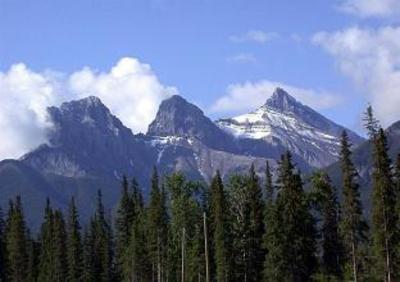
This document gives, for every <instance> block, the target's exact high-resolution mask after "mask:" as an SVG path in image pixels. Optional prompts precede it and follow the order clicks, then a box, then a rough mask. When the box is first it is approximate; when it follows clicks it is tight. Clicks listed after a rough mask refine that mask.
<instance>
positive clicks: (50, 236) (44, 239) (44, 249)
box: [38, 199, 56, 282]
mask: <svg viewBox="0 0 400 282" xmlns="http://www.w3.org/2000/svg"><path fill="white" fill-rule="evenodd" d="M54 234H55V232H54V211H53V209H52V207H51V205H50V200H49V199H47V201H46V207H45V211H44V221H43V223H42V226H41V229H40V234H39V241H40V255H39V273H38V280H39V281H43V282H45V281H49V282H51V281H55V280H56V278H55V272H54V266H55V241H54Z"/></svg>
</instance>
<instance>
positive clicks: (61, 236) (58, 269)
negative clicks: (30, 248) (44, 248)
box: [53, 210, 68, 281]
mask: <svg viewBox="0 0 400 282" xmlns="http://www.w3.org/2000/svg"><path fill="white" fill-rule="evenodd" d="M66 241H67V233H66V230H65V221H64V217H63V214H62V212H61V211H60V210H56V211H55V212H54V234H53V248H54V249H53V252H54V261H53V268H54V278H55V280H54V281H65V279H66V274H67V269H68V268H67V258H66V253H67V252H66Z"/></svg>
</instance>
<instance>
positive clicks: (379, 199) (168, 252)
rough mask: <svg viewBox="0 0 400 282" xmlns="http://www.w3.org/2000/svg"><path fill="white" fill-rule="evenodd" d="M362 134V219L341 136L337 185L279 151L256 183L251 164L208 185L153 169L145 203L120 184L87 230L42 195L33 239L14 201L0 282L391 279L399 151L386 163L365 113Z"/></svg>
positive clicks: (399, 233)
mask: <svg viewBox="0 0 400 282" xmlns="http://www.w3.org/2000/svg"><path fill="white" fill-rule="evenodd" d="M366 128H367V129H368V133H369V138H370V140H371V143H372V151H371V155H372V157H373V161H374V162H373V169H372V182H373V184H372V185H373V187H372V194H371V195H370V197H371V202H372V207H370V209H371V211H370V216H369V217H367V216H366V214H367V212H366V207H363V206H362V203H361V200H360V194H361V193H362V189H363V187H361V186H360V184H359V179H358V174H357V170H356V168H355V165H354V164H353V161H352V148H351V146H352V145H351V142H350V140H349V137H348V136H347V133H346V132H345V131H344V132H343V134H342V137H341V140H340V142H341V153H340V158H339V161H340V164H341V176H342V178H341V179H342V184H341V187H340V189H337V188H336V187H334V185H333V184H332V182H331V180H330V177H329V175H327V173H326V172H324V171H317V172H315V173H313V174H312V175H308V176H304V175H302V174H301V172H300V171H298V170H297V169H296V166H295V164H294V162H293V160H292V156H291V154H290V152H287V153H286V154H284V155H283V156H282V157H281V159H280V161H279V165H278V168H277V169H276V171H272V169H271V167H270V165H269V164H268V162H267V164H266V169H265V175H264V176H262V177H261V176H260V175H257V174H256V172H255V171H256V170H255V168H254V166H251V167H250V168H249V170H248V173H246V174H234V175H231V176H229V177H226V179H225V178H224V179H223V178H222V176H221V175H220V173H219V172H218V171H216V173H215V176H214V177H213V179H212V181H211V183H210V185H205V184H204V183H201V182H196V181H191V180H189V179H188V178H186V177H185V175H183V174H182V173H179V172H176V173H173V174H169V175H164V176H161V175H159V174H158V172H157V169H156V167H155V168H154V171H153V174H152V175H151V176H150V177H151V179H150V180H151V187H149V196H148V197H146V200H145V197H144V195H143V193H142V187H139V185H138V183H137V182H136V180H135V179H127V178H126V177H124V178H123V179H122V183H121V197H120V201H119V204H118V207H117V210H116V212H115V213H114V214H113V215H110V214H108V213H107V212H106V211H105V208H104V206H103V203H102V194H101V191H99V192H98V197H97V207H96V211H95V213H94V214H93V216H92V217H91V219H90V221H89V223H88V224H82V223H81V222H80V218H79V211H78V210H77V208H76V206H75V201H74V199H73V198H72V199H71V202H70V206H69V210H68V211H66V212H65V214H64V213H63V212H62V211H61V210H58V209H55V208H53V207H52V205H51V202H50V201H49V200H47V204H46V206H45V207H44V218H43V221H42V225H41V228H40V230H39V232H38V234H33V233H31V232H30V231H29V227H28V226H27V225H26V222H25V219H24V210H23V206H22V204H21V198H20V197H16V198H15V199H11V200H10V202H9V206H8V209H7V210H4V212H3V213H1V214H0V281H12V282H23V281H40V282H42V281H132V282H136V281H138V282H139V281H157V282H161V281H182V282H183V281H206V282H210V281H274V282H275V281H278V282H279V281H294V282H296V281H387V282H394V281H400V219H399V217H400V154H399V157H398V158H397V160H394V161H392V160H391V159H390V157H389V155H388V149H389V148H388V144H387V139H386V134H385V131H384V130H383V129H382V128H381V127H380V126H379V124H378V122H377V121H376V120H375V118H374V117H373V115H372V111H371V110H369V111H367V115H366ZM273 175H274V177H273ZM306 182H307V183H310V184H309V185H305V184H304V183H306ZM339 199H340V200H339Z"/></svg>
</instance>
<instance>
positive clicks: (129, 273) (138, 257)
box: [122, 179, 149, 282]
mask: <svg viewBox="0 0 400 282" xmlns="http://www.w3.org/2000/svg"><path fill="white" fill-rule="evenodd" d="M131 187H132V204H133V209H134V217H133V222H132V226H131V231H130V238H129V243H128V246H127V251H126V253H125V256H124V260H123V265H122V280H123V281H132V282H138V281H145V280H146V279H148V278H149V276H147V272H146V271H147V270H148V268H147V267H148V255H147V252H146V251H147V244H146V243H147V240H146V239H147V236H146V235H147V234H146V231H147V230H146V222H145V219H146V218H145V217H146V215H145V210H144V207H143V196H142V192H141V189H140V187H139V185H138V183H137V181H136V180H135V179H133V180H132V184H131Z"/></svg>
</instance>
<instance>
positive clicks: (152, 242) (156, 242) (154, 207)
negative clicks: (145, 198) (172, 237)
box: [148, 167, 168, 281]
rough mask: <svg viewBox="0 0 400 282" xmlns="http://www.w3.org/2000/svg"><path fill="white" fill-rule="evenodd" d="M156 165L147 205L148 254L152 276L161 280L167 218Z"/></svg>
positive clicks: (164, 258) (164, 259)
mask: <svg viewBox="0 0 400 282" xmlns="http://www.w3.org/2000/svg"><path fill="white" fill-rule="evenodd" d="M159 185H160V183H159V177H158V172H157V169H156V167H154V169H153V175H152V177H151V190H150V203H149V207H148V232H149V255H150V260H151V264H152V269H153V277H155V278H156V279H154V280H157V281H161V280H162V273H163V266H164V262H165V261H166V257H165V252H164V249H165V246H166V244H167V232H168V231H167V225H168V222H167V218H166V206H165V202H164V195H163V193H162V191H161V190H160V187H159Z"/></svg>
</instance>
